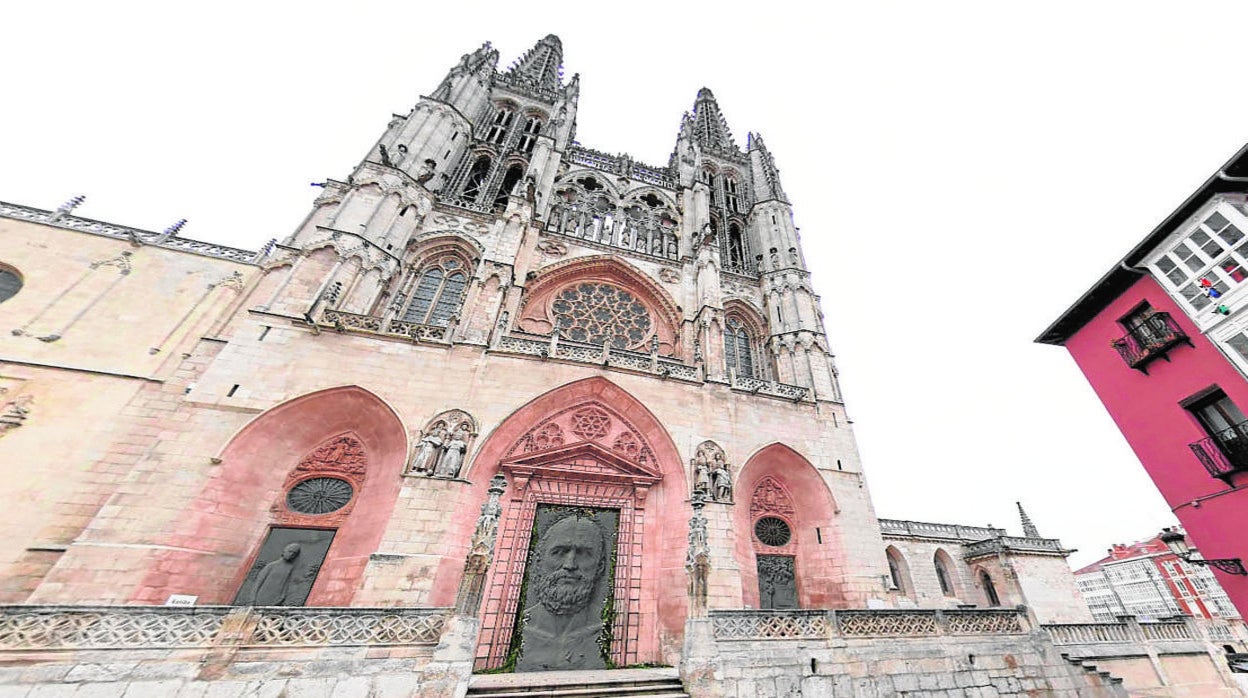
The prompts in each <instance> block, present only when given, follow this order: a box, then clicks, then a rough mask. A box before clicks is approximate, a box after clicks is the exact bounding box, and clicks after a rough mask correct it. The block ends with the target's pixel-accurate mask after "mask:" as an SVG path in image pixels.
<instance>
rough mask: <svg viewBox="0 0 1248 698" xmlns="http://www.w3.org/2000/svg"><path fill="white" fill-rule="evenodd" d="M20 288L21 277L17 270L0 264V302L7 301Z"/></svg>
mask: <svg viewBox="0 0 1248 698" xmlns="http://www.w3.org/2000/svg"><path fill="white" fill-rule="evenodd" d="M20 290H22V277H21V275H20V274H18V273H17V270H15V269H13V268H12V267H6V266H5V265H3V264H0V303H3V302H5V301H7V300H8V299H10V298H12V297H13V296H16V295H17V292H18V291H20Z"/></svg>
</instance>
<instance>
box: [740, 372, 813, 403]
mask: <svg viewBox="0 0 1248 698" xmlns="http://www.w3.org/2000/svg"><path fill="white" fill-rule="evenodd" d="M732 389H733V390H743V391H746V392H750V393H754V394H755V395H770V396H771V397H778V398H784V399H786V400H792V401H793V402H800V401H802V400H805V399H806V396H807V395H809V394H810V388H804V387H802V386H800V385H789V384H788V383H777V382H776V381H768V380H762V379H761V378H749V377H745V376H734V377H733V379H732Z"/></svg>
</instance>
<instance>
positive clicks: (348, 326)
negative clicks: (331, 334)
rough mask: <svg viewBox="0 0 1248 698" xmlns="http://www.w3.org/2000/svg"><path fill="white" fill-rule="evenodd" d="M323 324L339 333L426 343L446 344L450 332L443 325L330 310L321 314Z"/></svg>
mask: <svg viewBox="0 0 1248 698" xmlns="http://www.w3.org/2000/svg"><path fill="white" fill-rule="evenodd" d="M321 324H323V325H325V326H327V327H332V328H333V329H335V330H337V331H338V332H362V333H369V334H379V335H386V336H390V337H404V338H406V339H411V340H421V341H426V342H445V341H447V332H448V330H447V328H446V327H442V326H441V325H422V324H420V323H416V322H404V321H403V320H399V319H398V318H394V319H391V320H390V321H389V322H385V321H384V320H383V319H382V318H381V317H379V316H377V315H360V314H358V313H348V312H344V311H342V310H329V309H327V310H325V311H324V312H323V313H322V314H321Z"/></svg>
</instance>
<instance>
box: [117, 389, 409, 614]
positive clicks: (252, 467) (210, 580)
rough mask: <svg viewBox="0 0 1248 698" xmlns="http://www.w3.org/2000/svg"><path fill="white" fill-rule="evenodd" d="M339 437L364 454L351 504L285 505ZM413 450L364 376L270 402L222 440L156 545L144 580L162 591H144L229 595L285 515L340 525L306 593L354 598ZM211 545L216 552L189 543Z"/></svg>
mask: <svg viewBox="0 0 1248 698" xmlns="http://www.w3.org/2000/svg"><path fill="white" fill-rule="evenodd" d="M335 439H348V440H349V441H351V442H352V443H353V444H355V445H353V446H352V447H351V448H353V449H358V451H359V452H360V453H362V454H363V455H364V458H365V462H364V464H358V463H356V464H357V465H359V467H358V468H356V467H354V466H353V469H352V470H351V472H350V473H349V474H348V476H347V477H346V479H348V480H350V481H351V482H352V484H353V486H354V492H353V499H352V500H351V506H350V508H349V510H344V511H342V512H341V513H340V515H338V516H335V515H330V516H325V517H319V516H312V517H309V516H301V515H298V514H297V513H295V514H291V513H290V512H285V511H284V509H283V506H282V504H283V503H284V502H285V497H286V493H287V491H288V490H289V489H290V487H291V486H293V485H294V484H296V483H297V482H299V481H301V480H302V479H304V478H303V474H304V471H305V470H307V471H308V472H319V471H316V470H309V469H307V468H303V467H302V466H303V465H304V464H306V463H308V462H309V457H310V455H315V454H316V453H317V452H318V450H320V449H323V448H325V447H327V445H332V444H333V443H334V441H335ZM407 451H408V437H407V430H406V429H405V428H404V426H403V422H402V420H401V419H400V418H399V416H398V414H397V413H396V412H395V410H394V409H393V408H392V407H391V406H390V405H389V404H387V403H386V402H385V401H384V400H382V399H381V398H380V397H378V396H377V395H375V394H374V393H372V392H370V391H368V390H365V389H364V388H361V387H359V386H357V385H347V386H339V387H334V388H326V389H324V390H319V391H316V392H313V393H308V394H306V395H301V396H299V397H296V398H293V399H290V400H287V401H286V402H283V403H281V404H279V405H275V406H274V407H271V408H270V409H268V410H266V411H264V412H262V413H261V414H259V415H257V416H256V417H255V418H254V419H252V420H251V421H250V422H248V423H247V424H246V425H244V426H243V427H242V428H240V429H239V430H238V432H236V433H235V434H234V436H233V437H232V438H231V439H230V440H229V441H228V442H227V444H226V445H225V447H224V448H222V449H221V451H220V453H219V454H218V456H217V458H216V459H215V460H217V461H219V462H220V466H219V468H218V470H217V472H216V473H215V474H214V475H213V476H212V478H211V479H210V480H208V482H207V483H206V484H205V485H204V487H203V488H202V490H201V492H200V493H199V496H198V498H197V499H196V500H195V501H194V503H192V505H191V506H190V508H189V510H188V512H187V514H186V515H185V516H183V517H181V518H180V519H179V523H178V528H177V529H176V531H175V532H174V533H172V534H170V535H169V536H168V537H167V540H164V541H161V542H162V543H164V544H165V545H166V546H168V548H167V549H163V550H161V551H160V552H159V553H158V554H157V555H156V560H155V561H154V563H153V565H152V567H151V571H150V572H149V574H148V578H147V579H146V580H145V581H144V583H143V584H142V585H140V589H141V590H142V589H146V590H148V592H146V593H149V594H155V596H159V597H160V598H155V596H153V597H151V598H147V597H143V598H141V599H137V598H136V600H142V601H144V602H147V603H161V602H163V601H164V596H167V595H168V594H169V593H170V592H172V591H176V592H178V593H187V594H194V595H197V596H199V597H200V601H201V603H209V604H214V603H215V604H220V603H227V604H228V603H230V601H231V600H232V599H233V598H234V594H235V592H236V591H237V590H238V588H239V586H240V585H241V584H242V582H243V579H244V578H245V577H246V575H247V570H248V568H249V567H250V565H251V563H250V561H251V560H254V559H255V556H256V554H257V553H258V551H259V547H260V545H261V543H262V542H263V541H264V540H265V537H266V536H267V535H268V531H269V528H270V526H273V525H280V526H294V527H296V528H308V527H319V528H333V529H336V533H335V535H334V538H333V542H332V544H331V545H330V547H329V549H328V552H327V554H326V557H325V559H324V562H323V564H322V565H321V571H320V574H319V575H318V576H317V580H316V583H315V585H313V587H312V589H311V594H310V595H309V596H308V598H307V601H306V603H307V605H310V606H346V605H349V604H350V603H351V599H352V598H353V597H354V595H355V593H356V592H357V591H358V590H359V587H360V583H361V580H362V577H363V571H364V570H363V565H361V564H360V563H359V561H360V560H362V559H367V558H368V555H370V554H371V553H373V552H375V551H376V550H377V546H378V545H379V544H380V542H381V539H382V534H383V532H384V530H385V526H386V524H387V522H388V521H389V519H390V516H391V514H392V512H393V510H394V505H395V502H396V501H397V499H398V495H399V487H400V477H399V474H400V473H402V471H403V466H404V463H405V462H406V460H407ZM323 460H324V459H322V461H323ZM329 460H331V461H334V460H335V459H333V458H331V459H329ZM339 460H340V459H339ZM353 463H355V461H353ZM344 472H345V471H344ZM205 547H210V548H211V549H212V552H213V553H214V554H213V555H202V554H198V553H193V552H188V551H194V550H202V549H204V548H205ZM141 593H144V592H141Z"/></svg>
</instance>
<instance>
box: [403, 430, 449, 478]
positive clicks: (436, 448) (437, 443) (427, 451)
mask: <svg viewBox="0 0 1248 698" xmlns="http://www.w3.org/2000/svg"><path fill="white" fill-rule="evenodd" d="M444 443H446V423H445V422H440V421H439V422H435V423H434V425H433V428H432V429H430V430H429V432H428V433H427V434H425V435H424V436H423V437H422V438H421V439H420V450H419V451H417V452H416V457H415V458H413V459H412V468H411V472H413V473H417V474H420V475H433V470H434V467H435V466H436V465H437V464H438V457H439V456H441V455H442V444H444Z"/></svg>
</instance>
